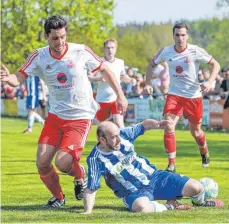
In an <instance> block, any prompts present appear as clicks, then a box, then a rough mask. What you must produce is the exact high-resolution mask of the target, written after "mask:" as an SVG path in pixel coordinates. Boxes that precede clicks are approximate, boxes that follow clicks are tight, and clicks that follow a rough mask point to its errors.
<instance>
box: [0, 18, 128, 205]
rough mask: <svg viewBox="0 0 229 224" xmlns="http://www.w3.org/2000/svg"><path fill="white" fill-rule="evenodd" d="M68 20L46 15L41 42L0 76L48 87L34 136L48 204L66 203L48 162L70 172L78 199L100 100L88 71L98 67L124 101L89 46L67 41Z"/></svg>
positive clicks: (121, 104) (124, 103) (120, 106)
mask: <svg viewBox="0 0 229 224" xmlns="http://www.w3.org/2000/svg"><path fill="white" fill-rule="evenodd" d="M67 28H68V23H67V21H66V20H65V19H64V18H63V17H62V16H61V15H54V16H51V17H49V18H48V19H47V20H46V21H45V24H44V31H45V38H46V39H47V41H48V45H49V46H46V47H43V48H40V49H37V50H36V51H34V52H33V53H32V54H31V55H30V56H29V57H28V59H27V62H26V63H25V64H24V65H23V66H22V67H21V68H20V70H19V72H17V73H16V74H10V72H9V70H8V69H7V68H6V67H5V66H4V65H2V70H1V73H0V74H1V76H0V77H1V81H3V82H6V83H7V84H9V85H11V86H18V85H20V83H22V82H23V81H24V80H25V79H26V78H27V77H28V76H39V77H40V78H41V79H42V80H43V81H44V82H45V84H46V85H47V86H48V89H49V100H50V101H49V103H50V111H49V114H48V117H47V119H46V121H45V125H44V128H43V130H42V132H41V135H40V138H39V141H38V150H37V161H36V163H37V168H38V173H39V175H40V179H41V180H42V182H43V183H44V185H45V186H46V187H47V188H48V190H49V191H50V192H51V194H52V196H53V197H52V198H51V199H50V200H49V201H48V204H47V205H46V206H47V207H59V206H62V205H64V204H65V196H64V194H63V192H62V189H61V186H60V182H59V175H58V174H57V172H56V171H55V169H54V167H53V166H52V163H51V162H52V160H53V158H54V156H55V155H56V158H55V164H56V167H57V168H58V169H59V170H60V171H62V172H64V173H67V174H68V175H70V176H73V177H75V181H74V183H75V196H76V198H77V199H78V200H81V199H82V198H83V191H84V187H86V186H85V185H86V183H85V182H86V181H85V180H84V177H85V169H84V168H83V167H82V166H80V164H79V160H80V157H81V154H82V150H83V147H84V144H85V141H86V138H87V135H88V132H89V130H90V127H91V121H92V119H93V118H94V116H95V114H96V112H97V110H98V108H99V105H98V104H97V103H96V101H95V100H94V99H93V95H92V89H91V86H90V82H89V80H88V77H87V71H88V70H89V71H91V72H92V73H93V72H95V71H100V72H101V73H102V74H103V78H104V79H105V80H106V82H107V83H108V84H109V85H110V86H111V87H112V88H113V90H114V92H115V93H116V94H117V101H116V102H117V107H118V109H119V110H120V111H125V110H126V108H127V100H126V99H125V97H124V95H123V92H122V90H121V88H120V86H119V83H118V82H117V81H116V80H115V78H114V77H113V74H112V72H111V71H110V69H109V68H108V67H107V66H106V65H105V64H103V62H102V60H101V59H100V58H99V57H98V56H96V55H95V54H94V53H93V52H92V50H91V49H89V48H88V47H86V46H84V45H81V44H73V43H67V42H66V35H67Z"/></svg>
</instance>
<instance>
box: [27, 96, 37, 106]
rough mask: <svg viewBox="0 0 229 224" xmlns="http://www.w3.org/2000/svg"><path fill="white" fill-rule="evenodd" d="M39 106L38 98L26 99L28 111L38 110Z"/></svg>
mask: <svg viewBox="0 0 229 224" xmlns="http://www.w3.org/2000/svg"><path fill="white" fill-rule="evenodd" d="M38 105H39V100H38V96H37V95H35V96H27V98H26V109H36V108H37V107H38Z"/></svg>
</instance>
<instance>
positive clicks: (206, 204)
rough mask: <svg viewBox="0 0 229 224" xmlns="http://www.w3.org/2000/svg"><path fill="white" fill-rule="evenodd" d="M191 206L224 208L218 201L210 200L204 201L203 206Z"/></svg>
mask: <svg viewBox="0 0 229 224" xmlns="http://www.w3.org/2000/svg"><path fill="white" fill-rule="evenodd" d="M193 206H199V207H224V202H223V201H221V200H219V199H210V200H206V201H205V202H204V203H203V204H200V205H198V204H194V203H193Z"/></svg>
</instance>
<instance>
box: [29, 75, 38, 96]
mask: <svg viewBox="0 0 229 224" xmlns="http://www.w3.org/2000/svg"><path fill="white" fill-rule="evenodd" d="M39 85H40V78H39V77H38V76H29V77H28V78H27V79H26V89H27V92H28V96H38V95H39Z"/></svg>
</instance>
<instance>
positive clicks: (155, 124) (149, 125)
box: [142, 119, 173, 131]
mask: <svg viewBox="0 0 229 224" xmlns="http://www.w3.org/2000/svg"><path fill="white" fill-rule="evenodd" d="M172 122H173V121H172V120H161V121H157V120H154V119H146V120H144V121H143V122H142V125H143V127H144V129H145V131H147V130H151V129H155V128H164V126H165V125H166V124H168V125H171V124H172Z"/></svg>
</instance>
